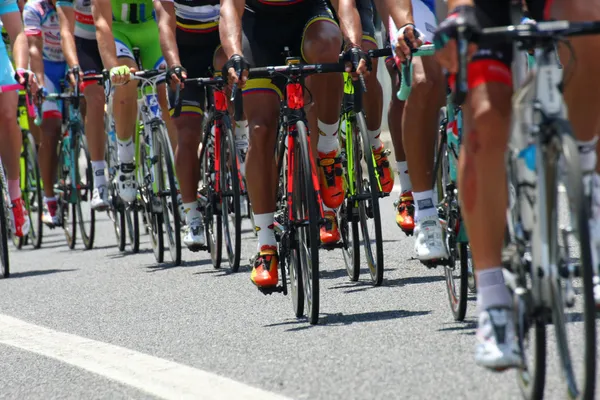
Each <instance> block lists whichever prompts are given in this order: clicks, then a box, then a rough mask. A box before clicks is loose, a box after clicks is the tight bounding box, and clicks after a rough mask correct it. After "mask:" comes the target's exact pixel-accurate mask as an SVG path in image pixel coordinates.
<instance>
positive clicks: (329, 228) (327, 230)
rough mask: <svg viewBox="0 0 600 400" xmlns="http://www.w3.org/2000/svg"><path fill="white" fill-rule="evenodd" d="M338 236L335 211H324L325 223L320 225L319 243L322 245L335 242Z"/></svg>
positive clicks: (337, 240)
mask: <svg viewBox="0 0 600 400" xmlns="http://www.w3.org/2000/svg"><path fill="white" fill-rule="evenodd" d="M340 238H341V237H340V230H339V229H338V224H337V218H336V216H335V212H333V211H325V225H323V226H322V227H321V243H323V244H324V245H328V244H336V243H337V242H339V241H340Z"/></svg>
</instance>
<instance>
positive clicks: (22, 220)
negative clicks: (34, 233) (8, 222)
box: [12, 197, 31, 237]
mask: <svg viewBox="0 0 600 400" xmlns="http://www.w3.org/2000/svg"><path fill="white" fill-rule="evenodd" d="M12 216H13V223H12V228H13V229H12V233H13V234H14V235H15V236H18V237H24V236H27V235H28V234H29V226H30V224H31V221H29V213H28V212H27V209H26V208H25V203H24V202H23V199H22V198H20V197H19V198H18V199H15V200H14V201H13V202H12Z"/></svg>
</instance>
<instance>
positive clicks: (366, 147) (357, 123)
mask: <svg viewBox="0 0 600 400" xmlns="http://www.w3.org/2000/svg"><path fill="white" fill-rule="evenodd" d="M368 54H369V57H370V58H373V57H384V56H386V55H388V54H390V51H389V49H379V50H371V51H369V53H368ZM344 79H345V81H344V97H343V101H342V114H341V118H340V125H341V126H342V127H343V128H344V129H342V130H341V131H342V132H345V135H343V136H342V135H340V140H341V145H342V148H343V151H342V154H343V157H342V159H343V164H345V165H344V167H345V168H344V169H345V171H346V177H345V178H346V188H347V189H346V197H345V199H344V202H343V204H342V206H341V207H340V208H339V210H338V215H339V221H340V222H339V227H340V234H341V236H342V243H341V247H342V253H343V255H344V262H345V264H346V271H347V272H348V276H349V278H350V280H352V281H357V280H358V278H359V276H360V266H361V262H360V247H361V243H362V247H363V250H364V252H365V258H366V262H367V266H368V268H369V273H370V276H371V280H372V282H373V283H374V284H375V285H376V286H379V285H381V283H382V282H383V270H384V257H383V236H382V230H381V215H380V209H379V199H380V198H382V197H385V196H389V193H385V192H384V191H383V190H382V189H381V183H380V180H379V177H380V174H383V170H382V169H381V168H379V167H378V166H377V162H376V160H375V156H374V154H373V149H372V147H371V145H370V140H369V134H368V131H367V121H366V117H365V113H364V111H363V103H362V94H363V91H364V88H363V87H364V84H362V81H361V80H352V77H351V75H350V74H344ZM359 226H360V228H359ZM359 233H360V234H361V236H362V241H361V240H360V239H359Z"/></svg>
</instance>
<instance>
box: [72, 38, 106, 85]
mask: <svg viewBox="0 0 600 400" xmlns="http://www.w3.org/2000/svg"><path fill="white" fill-rule="evenodd" d="M75 47H76V49H77V58H79V67H80V68H81V70H82V71H83V73H84V75H95V74H100V73H102V69H103V67H102V58H101V57H100V51H99V50H98V42H97V41H95V40H89V39H83V38H80V37H77V36H75Z"/></svg>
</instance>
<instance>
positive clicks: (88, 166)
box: [73, 135, 96, 250]
mask: <svg viewBox="0 0 600 400" xmlns="http://www.w3.org/2000/svg"><path fill="white" fill-rule="evenodd" d="M74 154H75V157H74V159H73V162H74V163H75V168H76V174H75V176H76V177H77V180H76V185H75V187H74V190H75V193H76V201H75V204H73V208H74V211H76V212H77V219H78V220H79V232H80V233H81V241H82V242H83V246H84V247H85V249H86V250H90V249H91V248H92V247H93V246H94V236H95V232H96V212H95V211H94V209H93V208H92V192H93V190H94V173H93V170H92V162H91V159H90V152H89V151H88V146H87V139H86V137H85V136H83V135H81V136H79V139H78V146H77V147H76V151H75V153H74Z"/></svg>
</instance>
